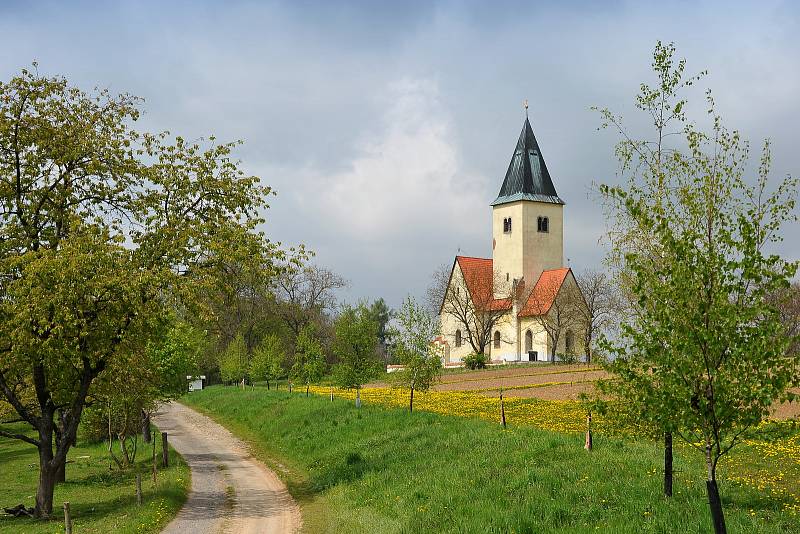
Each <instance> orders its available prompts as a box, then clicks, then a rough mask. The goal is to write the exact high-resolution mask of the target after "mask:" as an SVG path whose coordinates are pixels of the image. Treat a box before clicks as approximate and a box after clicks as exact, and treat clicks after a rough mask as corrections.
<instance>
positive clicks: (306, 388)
mask: <svg viewBox="0 0 800 534" xmlns="http://www.w3.org/2000/svg"><path fill="white" fill-rule="evenodd" d="M306 397H308V384H306Z"/></svg>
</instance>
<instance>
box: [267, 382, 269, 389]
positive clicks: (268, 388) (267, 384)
mask: <svg viewBox="0 0 800 534" xmlns="http://www.w3.org/2000/svg"><path fill="white" fill-rule="evenodd" d="M267 391H269V380H267Z"/></svg>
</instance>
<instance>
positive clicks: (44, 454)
mask: <svg viewBox="0 0 800 534" xmlns="http://www.w3.org/2000/svg"><path fill="white" fill-rule="evenodd" d="M52 447H53V446H52V442H51V441H50V440H46V441H45V440H42V441H41V443H40V445H39V487H38V488H36V507H35V508H34V512H33V515H34V517H38V518H47V517H50V516H51V515H52V514H53V490H54V489H55V486H56V470H55V469H54V468H53V465H52V464H53V448H52Z"/></svg>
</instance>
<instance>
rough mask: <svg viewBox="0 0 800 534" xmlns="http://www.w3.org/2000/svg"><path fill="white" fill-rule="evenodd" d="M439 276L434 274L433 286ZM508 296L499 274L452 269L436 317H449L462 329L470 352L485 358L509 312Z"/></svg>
mask: <svg viewBox="0 0 800 534" xmlns="http://www.w3.org/2000/svg"><path fill="white" fill-rule="evenodd" d="M439 273H440V271H436V273H434V283H435V282H436V277H437V276H440V275H439ZM511 294H512V291H511V289H510V287H509V284H508V283H507V282H506V281H505V279H504V278H502V277H501V276H500V275H499V273H496V272H492V271H488V270H485V271H481V272H469V271H468V272H462V271H461V269H460V268H459V269H455V268H454V269H453V271H452V276H450V277H449V284H448V285H447V286H446V288H445V290H444V294H443V295H442V300H441V304H440V309H439V311H440V315H443V314H448V315H450V316H451V317H453V318H454V319H455V321H456V322H457V323H458V324H459V326H462V327H463V328H464V332H465V335H466V340H467V342H468V343H469V344H470V346H471V347H472V350H474V351H475V352H476V353H478V354H486V349H487V348H488V347H489V344H490V343H491V342H492V334H493V333H494V331H495V330H496V329H497V327H498V326H499V325H500V324H501V323H503V322H504V321H506V320H507V319H508V317H507V316H508V314H509V313H510V312H511V308H512V299H511ZM429 296H430V293H429ZM505 341H506V342H508V340H505Z"/></svg>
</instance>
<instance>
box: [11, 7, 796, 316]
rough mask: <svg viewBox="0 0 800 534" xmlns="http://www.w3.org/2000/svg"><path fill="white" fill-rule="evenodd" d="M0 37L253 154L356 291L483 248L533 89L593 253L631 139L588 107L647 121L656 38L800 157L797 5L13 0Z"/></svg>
mask: <svg viewBox="0 0 800 534" xmlns="http://www.w3.org/2000/svg"><path fill="white" fill-rule="evenodd" d="M0 31H2V35H3V37H2V39H3V49H4V54H3V56H4V57H3V61H2V63H0V75H1V76H2V78H3V79H7V78H9V77H10V76H13V75H14V74H15V73H16V72H18V71H19V69H21V68H23V67H25V66H28V65H30V63H31V62H32V61H34V60H35V61H37V62H38V64H39V70H40V72H43V73H46V74H62V75H65V76H66V77H68V78H69V79H70V80H71V81H72V82H73V83H76V84H78V85H79V86H81V87H84V88H87V89H88V88H91V87H94V86H100V87H109V88H110V89H111V90H112V91H118V92H130V93H133V94H136V95H139V96H141V97H144V98H145V100H146V103H145V110H146V113H145V115H144V117H143V118H142V119H141V121H140V122H141V124H140V126H139V127H140V128H143V129H149V130H163V129H166V130H169V131H171V132H173V133H179V134H181V135H183V136H185V137H188V138H196V137H201V136H208V135H211V134H213V135H216V136H217V137H218V138H219V139H223V140H233V139H242V140H244V141H245V144H244V145H243V146H242V147H241V148H240V149H239V150H238V151H237V156H238V157H240V158H241V160H242V162H243V165H244V167H245V168H246V169H247V170H248V171H249V172H251V173H254V174H256V175H258V176H260V177H261V178H262V180H263V181H264V183H266V184H269V185H271V186H273V187H274V188H275V189H276V190H277V191H278V196H277V197H276V198H275V199H273V202H272V208H271V209H270V210H269V211H268V213H266V217H267V223H266V225H265V228H264V230H265V231H266V232H267V234H268V235H269V236H270V238H272V239H274V240H278V241H281V242H283V243H286V244H295V243H304V244H306V245H307V246H309V247H310V248H311V249H313V250H315V251H316V253H317V256H316V258H315V261H316V262H317V263H319V264H321V265H324V266H326V267H329V268H331V269H333V270H335V271H337V272H339V273H341V274H342V275H344V276H345V277H346V278H348V279H349V280H350V282H351V287H350V289H349V290H348V292H347V293H346V294H345V295H343V297H344V298H345V299H348V300H355V299H358V298H362V297H366V298H376V297H384V298H386V299H387V301H388V302H389V303H390V304H391V305H397V304H399V302H400V300H401V299H402V298H403V296H404V295H406V294H409V293H410V294H415V295H420V294H421V293H422V292H423V291H424V290H425V287H426V286H427V284H428V280H429V276H430V273H431V272H432V271H433V270H434V269H435V268H436V267H437V266H439V265H441V264H443V263H448V262H451V261H452V258H453V256H454V255H455V254H456V252H457V251H458V250H461V252H462V253H465V254H470V255H475V256H482V255H484V256H488V255H489V254H490V252H491V227H490V224H491V219H490V208H489V203H490V202H491V201H492V200H493V199H494V197H495V196H496V194H497V191H498V190H499V188H500V185H501V182H502V179H503V176H504V174H505V170H506V167H507V165H508V161H509V159H510V157H511V153H512V150H513V147H514V144H515V142H516V139H517V136H518V134H519V130H520V128H521V126H522V121H523V118H524V114H523V110H522V101H523V99H528V100H529V102H530V113H531V123H532V125H533V128H534V132H535V133H536V136H537V139H538V141H539V144H540V145H541V148H542V153H543V155H544V157H545V160H546V161H547V165H548V168H549V169H550V172H551V175H552V177H553V181H554V183H555V186H556V188H557V190H558V193H559V195H560V196H561V197H562V198H563V199H564V200H565V201H566V202H567V206H566V208H565V256H566V257H568V258H569V260H570V265H571V266H573V267H574V268H577V269H581V268H586V267H595V266H598V265H599V264H600V263H601V261H602V258H603V255H604V252H605V251H604V250H603V247H602V246H601V244H600V243H599V241H600V239H601V237H602V234H603V230H604V227H605V220H604V214H603V211H602V209H601V207H600V206H598V204H597V199H596V198H595V196H594V195H593V194H592V184H593V183H597V182H614V181H615V180H616V171H617V164H616V161H615V159H614V154H613V145H614V143H615V141H616V138H615V137H614V135H612V134H611V133H609V132H603V131H597V126H598V125H599V123H600V120H599V117H598V116H597V114H596V113H594V112H592V111H591V110H590V108H591V107H592V106H601V107H608V108H610V109H612V110H614V111H616V112H618V113H621V114H623V115H624V116H625V117H626V119H627V120H628V121H629V124H630V125H631V128H632V130H633V131H634V133H640V134H642V135H645V134H646V132H647V130H646V124H645V123H644V122H643V121H642V120H640V119H641V118H640V117H639V118H637V115H636V112H635V110H634V108H633V105H632V104H633V98H634V96H635V94H636V91H637V89H638V84H639V83H640V82H642V81H647V80H650V79H651V78H650V72H649V64H650V54H651V51H652V48H653V46H654V44H655V42H656V41H657V40H658V39H661V40H663V41H674V42H675V43H676V45H677V47H678V53H679V55H680V56H682V57H686V58H687V60H688V67H687V70H688V71H689V72H696V71H700V70H703V69H708V70H709V75H708V76H707V77H706V78H705V79H704V80H703V83H702V84H701V86H702V88H705V87H708V88H711V89H712V90H713V91H714V94H715V96H716V100H717V103H718V107H719V110H720V111H721V113H722V115H723V117H724V118H725V120H726V123H727V125H729V126H730V127H733V128H737V129H739V130H740V131H741V132H742V134H743V136H744V137H745V138H747V139H750V140H751V141H752V142H753V149H754V152H757V149H758V146H759V145H760V143H761V142H762V141H763V139H764V138H770V139H771V140H772V148H773V155H774V167H773V176H775V177H776V178H778V177H782V176H785V175H786V174H795V175H796V174H797V172H798V170H799V169H800V153H798V151H797V134H796V130H797V128H798V126H797V125H798V123H800V99H798V98H797V95H798V94H800V61H798V57H800V8H798V7H797V4H796V3H794V2H758V3H741V4H739V3H735V2H734V3H732V2H703V3H689V2H676V3H672V4H670V3H665V2H661V3H657V4H656V3H653V4H649V3H647V2H602V3H594V2H575V3H558V5H555V4H554V3H552V2H550V3H536V2H333V1H326V2H265V3H258V2H206V3H203V2H191V3H190V2H185V3H178V2H120V3H96V4H93V3H83V2H78V3H74V2H18V3H15V2H5V3H3V4H2V5H0ZM702 97H703V95H702V91H701V90H698V91H697V93H696V94H695V101H696V111H697V112H698V113H700V114H702V113H701V112H702V104H703V103H702ZM797 231H798V227H797V225H794V226H791V227H789V228H788V231H787V234H786V236H785V240H784V242H783V243H782V244H781V247H780V252H781V253H782V254H784V255H786V256H787V257H789V258H793V259H796V258H800V239H798V237H797Z"/></svg>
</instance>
